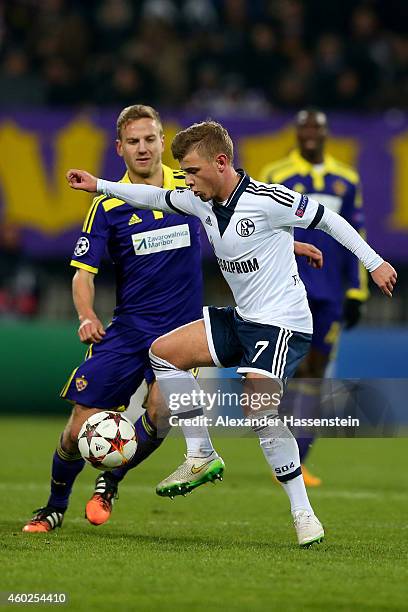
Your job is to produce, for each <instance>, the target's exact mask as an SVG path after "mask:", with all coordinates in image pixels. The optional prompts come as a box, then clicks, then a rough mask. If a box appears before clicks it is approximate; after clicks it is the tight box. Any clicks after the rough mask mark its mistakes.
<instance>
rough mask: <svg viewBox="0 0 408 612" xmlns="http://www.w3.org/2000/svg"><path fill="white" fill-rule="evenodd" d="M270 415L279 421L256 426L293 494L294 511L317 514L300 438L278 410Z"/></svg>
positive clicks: (272, 462)
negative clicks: (303, 465) (306, 479)
mask: <svg viewBox="0 0 408 612" xmlns="http://www.w3.org/2000/svg"><path fill="white" fill-rule="evenodd" d="M260 416H261V415H259V416H258V418H259V417H260ZM267 416H268V418H271V419H274V423H276V424H275V425H266V426H264V427H256V426H254V427H253V429H254V431H255V432H256V433H257V435H258V437H259V443H260V446H261V448H262V451H263V454H264V455H265V459H266V460H267V462H268V463H269V465H270V466H271V468H272V470H273V472H274V474H275V475H276V477H277V479H278V480H279V481H280V483H281V484H282V486H283V489H284V490H285V492H286V494H287V496H288V497H289V500H290V509H291V512H292V514H293V513H294V512H297V511H298V510H307V511H308V512H310V513H311V514H313V510H312V506H311V505H310V502H309V498H308V496H307V492H306V487H305V483H304V481H303V476H302V471H301V467H300V457H299V448H298V445H297V442H296V440H295V438H294V437H293V435H292V433H291V431H290V430H289V428H288V427H287V426H286V425H284V424H283V422H282V421H281V420H280V419H279V417H278V416H277V413H272V414H268V415H267Z"/></svg>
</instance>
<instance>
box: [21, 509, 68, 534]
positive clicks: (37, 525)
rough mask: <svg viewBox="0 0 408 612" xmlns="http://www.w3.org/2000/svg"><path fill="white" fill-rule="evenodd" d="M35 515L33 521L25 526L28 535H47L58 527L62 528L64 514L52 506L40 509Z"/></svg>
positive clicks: (35, 511)
mask: <svg viewBox="0 0 408 612" xmlns="http://www.w3.org/2000/svg"><path fill="white" fill-rule="evenodd" d="M33 514H34V516H33V518H32V519H31V521H29V522H28V523H27V524H26V525H24V527H23V529H22V530H23V531H24V532H26V533H46V532H47V531H52V530H53V529H56V528H57V527H61V525H62V521H63V519H64V513H63V512H61V510H57V509H56V508H53V507H52V506H45V507H44V508H38V510H34V513H33Z"/></svg>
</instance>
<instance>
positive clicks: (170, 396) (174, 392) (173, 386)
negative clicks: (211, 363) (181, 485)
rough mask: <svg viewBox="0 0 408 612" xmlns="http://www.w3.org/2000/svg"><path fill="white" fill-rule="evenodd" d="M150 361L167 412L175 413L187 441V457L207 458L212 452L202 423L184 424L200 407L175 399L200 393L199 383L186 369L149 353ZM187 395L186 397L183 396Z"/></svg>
mask: <svg viewBox="0 0 408 612" xmlns="http://www.w3.org/2000/svg"><path fill="white" fill-rule="evenodd" d="M149 356H150V361H151V364H152V368H153V371H154V373H155V376H156V379H157V382H158V383H159V387H160V391H161V393H162V395H163V397H164V401H165V402H166V405H167V407H168V408H169V410H170V412H171V413H172V414H174V415H177V416H178V418H179V423H180V426H181V429H182V431H183V434H184V437H185V439H186V444H187V457H208V455H210V454H211V453H213V452H215V451H214V447H213V445H212V442H211V438H210V434H209V432H208V429H207V427H206V425H205V424H203V423H201V424H199V425H186V423H185V419H187V418H188V419H192V418H195V417H200V416H201V417H202V416H203V406H201V405H199V404H196V405H194V404H193V403H191V404H189V405H187V406H184V405H181V403H180V402H179V401H178V400H177V397H176V396H178V397H180V396H181V395H182V394H188V395H189V396H190V397H191V398H193V392H194V391H195V392H196V396H198V394H199V393H200V386H199V384H198V382H197V381H196V379H195V378H194V376H193V375H192V373H191V372H190V371H185V370H179V369H178V368H176V366H174V365H173V364H171V363H169V362H168V361H166V360H165V359H162V358H161V357H157V355H154V353H152V351H150V352H149ZM186 397H187V396H186Z"/></svg>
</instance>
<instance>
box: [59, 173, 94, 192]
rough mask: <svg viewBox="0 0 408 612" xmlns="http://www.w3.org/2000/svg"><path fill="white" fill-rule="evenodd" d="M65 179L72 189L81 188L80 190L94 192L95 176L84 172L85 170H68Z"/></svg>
mask: <svg viewBox="0 0 408 612" xmlns="http://www.w3.org/2000/svg"><path fill="white" fill-rule="evenodd" d="M66 176H67V181H68V184H69V186H70V187H72V189H81V190H82V191H89V192H90V193H94V192H96V182H97V180H98V179H97V178H96V177H95V176H93V175H92V174H90V173H89V172H86V171H85V170H76V169H71V170H68V172H67V174H66Z"/></svg>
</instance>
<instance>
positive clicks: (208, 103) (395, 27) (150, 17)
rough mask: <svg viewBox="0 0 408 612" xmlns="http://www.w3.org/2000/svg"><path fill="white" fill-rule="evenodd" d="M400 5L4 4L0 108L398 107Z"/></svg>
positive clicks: (405, 97)
mask: <svg viewBox="0 0 408 612" xmlns="http://www.w3.org/2000/svg"><path fill="white" fill-rule="evenodd" d="M407 21H408V2H406V0H387V1H384V0H371V1H370V0H342V2H322V1H321V0H139V1H136V0H133V1H132V0H87V1H86V2H83V1H81V0H4V1H3V2H2V3H0V58H1V72H0V106H1V107H13V108H16V107H26V108H27V107H28V108H33V107H39V106H53V107H65V106H75V107H78V106H84V105H85V106H86V105H98V106H100V105H110V106H115V105H122V106H123V105H126V104H132V103H134V101H135V100H138V101H139V102H148V103H149V104H154V105H158V106H159V107H160V108H161V109H174V108H178V109H179V108H181V109H184V110H189V111H190V110H196V111H198V112H209V113H215V114H218V115H221V114H224V113H231V112H233V113H235V114H239V113H240V112H242V113H245V114H246V115H248V114H256V115H259V114H260V113H269V112H270V111H271V110H275V109H276V110H281V109H284V110H288V109H292V108H293V109H297V108H299V107H300V106H304V105H310V104H313V105H318V106H321V107H324V108H326V109H341V110H360V109H361V110H369V111H372V110H381V109H384V108H389V107H396V108H404V107H407V105H408V38H407V36H406V23H407Z"/></svg>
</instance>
